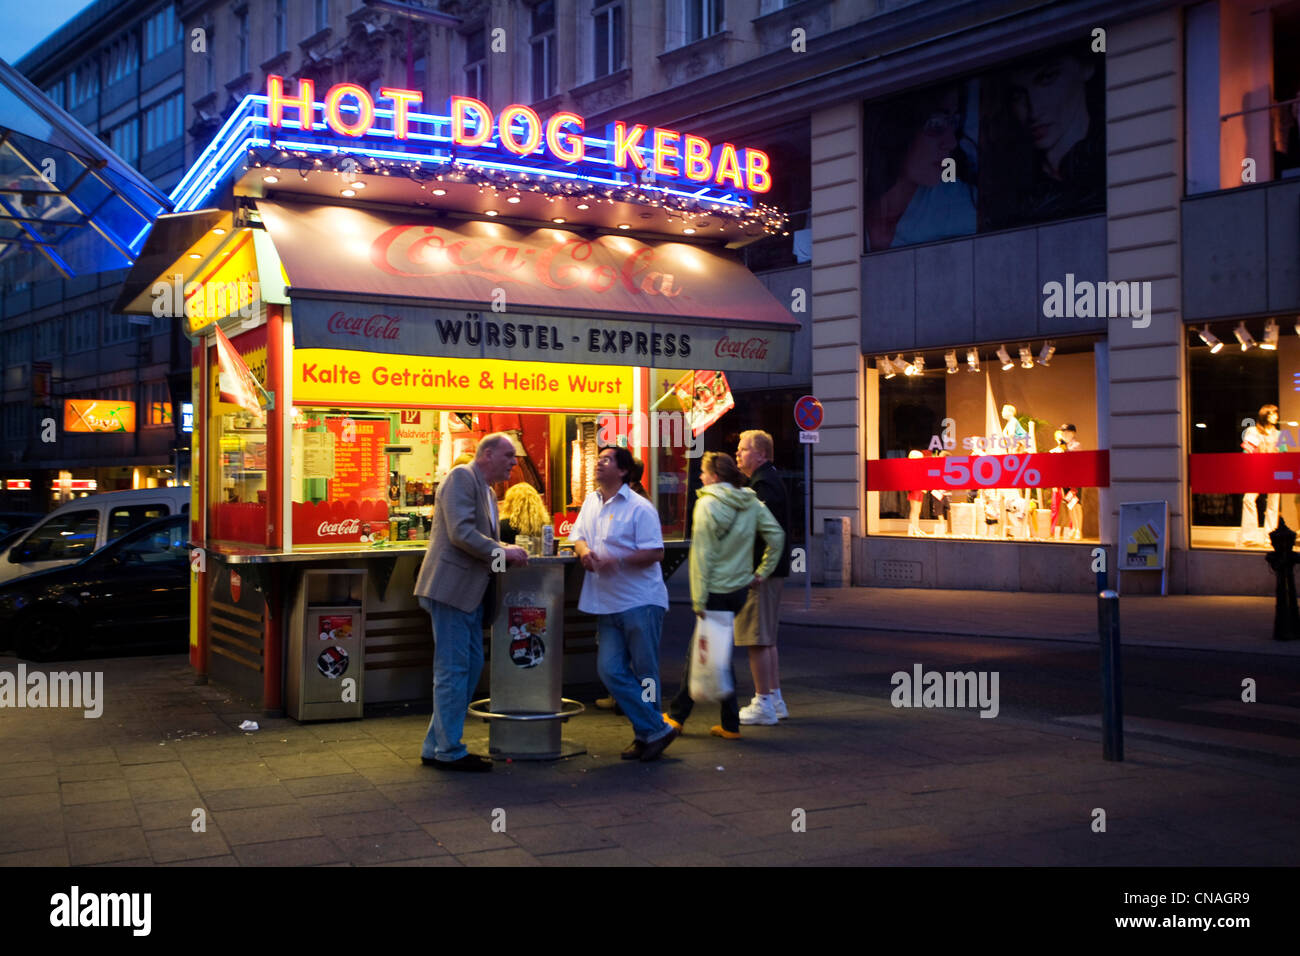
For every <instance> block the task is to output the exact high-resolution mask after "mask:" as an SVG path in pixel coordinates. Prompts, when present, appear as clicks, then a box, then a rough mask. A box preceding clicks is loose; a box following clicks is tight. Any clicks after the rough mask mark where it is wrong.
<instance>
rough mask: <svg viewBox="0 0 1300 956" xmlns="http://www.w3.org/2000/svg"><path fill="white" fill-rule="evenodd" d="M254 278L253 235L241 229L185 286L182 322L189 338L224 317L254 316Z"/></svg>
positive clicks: (256, 297) (257, 296)
mask: <svg viewBox="0 0 1300 956" xmlns="http://www.w3.org/2000/svg"><path fill="white" fill-rule="evenodd" d="M257 276H258V272H257V253H256V251H255V250H254V248H253V235H252V232H251V231H250V230H247V229H245V230H243V231H242V232H241V233H240V234H239V235H237V236H235V237H234V238H233V240H232V241H231V243H230V244H229V245H228V246H227V247H226V248H224V249H222V250H221V252H220V254H218V255H217V256H216V257H215V258H214V259H213V260H212V262H211V263H210V264H209V265H208V266H205V267H204V269H203V270H202V271H201V272H200V273H199V274H198V275H196V276H195V277H194V280H193V281H192V282H187V283H186V284H185V321H186V325H187V326H188V328H189V332H190V335H193V334H194V333H195V332H198V331H199V330H201V329H205V328H207V327H208V326H209V325H211V324H212V323H213V322H216V321H217V320H218V319H222V318H225V317H226V316H228V315H235V314H236V313H238V314H240V315H243V316H245V317H247V318H251V317H252V316H253V315H255V314H256V308H257V304H258V302H259V301H260V300H261V296H260V292H259V287H258V281H257Z"/></svg>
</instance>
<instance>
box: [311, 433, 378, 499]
mask: <svg viewBox="0 0 1300 956" xmlns="http://www.w3.org/2000/svg"><path fill="white" fill-rule="evenodd" d="M325 427H326V428H327V429H328V430H329V433H330V434H331V435H333V436H334V476H333V479H332V480H331V481H330V483H329V500H330V501H365V500H366V499H367V498H368V499H371V500H372V501H387V499H388V456H387V455H385V454H384V446H385V445H386V444H388V420H387V419H381V420H375V419H364V418H350V417H344V418H338V417H336V418H326V419H325Z"/></svg>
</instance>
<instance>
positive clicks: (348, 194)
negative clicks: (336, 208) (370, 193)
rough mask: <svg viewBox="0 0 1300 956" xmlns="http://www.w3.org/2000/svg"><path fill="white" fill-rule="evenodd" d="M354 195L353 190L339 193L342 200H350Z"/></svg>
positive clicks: (354, 191) (355, 192)
mask: <svg viewBox="0 0 1300 956" xmlns="http://www.w3.org/2000/svg"><path fill="white" fill-rule="evenodd" d="M356 194H357V191H356V190H355V189H344V190H342V191H341V192H340V193H339V195H340V196H342V197H343V198H344V199H351V198H352V197H353V196H355V195H356Z"/></svg>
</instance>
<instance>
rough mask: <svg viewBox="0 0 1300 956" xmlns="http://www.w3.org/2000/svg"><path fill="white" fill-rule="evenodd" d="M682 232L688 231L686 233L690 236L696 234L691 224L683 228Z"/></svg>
mask: <svg viewBox="0 0 1300 956" xmlns="http://www.w3.org/2000/svg"><path fill="white" fill-rule="evenodd" d="M682 232H684V233H686V235H688V236H693V235H695V230H694V229H692V228H691V227H690V226H687V227H686V228H685V229H683V230H682Z"/></svg>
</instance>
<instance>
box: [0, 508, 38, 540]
mask: <svg viewBox="0 0 1300 956" xmlns="http://www.w3.org/2000/svg"><path fill="white" fill-rule="evenodd" d="M44 517H45V515H43V514H37V513H35V512H28V511H0V537H6V536H8V535H9V533H10V532H11V531H23V530H25V529H27V528H30V527H31V526H32V525H34V524H36V522H38V521H40V520H41V519H42V518H44Z"/></svg>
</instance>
